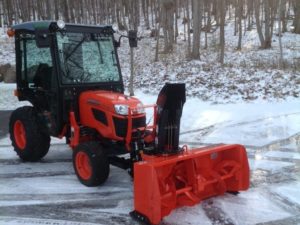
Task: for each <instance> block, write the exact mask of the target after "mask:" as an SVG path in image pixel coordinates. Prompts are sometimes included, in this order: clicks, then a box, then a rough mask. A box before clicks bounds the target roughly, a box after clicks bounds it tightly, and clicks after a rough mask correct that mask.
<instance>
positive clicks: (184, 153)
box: [8, 21, 249, 224]
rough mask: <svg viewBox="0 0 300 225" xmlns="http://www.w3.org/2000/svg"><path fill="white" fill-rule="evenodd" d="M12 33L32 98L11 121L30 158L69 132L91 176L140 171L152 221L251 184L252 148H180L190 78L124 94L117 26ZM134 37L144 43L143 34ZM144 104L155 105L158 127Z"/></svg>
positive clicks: (81, 174) (142, 198) (79, 163)
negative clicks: (139, 94) (156, 90)
mask: <svg viewBox="0 0 300 225" xmlns="http://www.w3.org/2000/svg"><path fill="white" fill-rule="evenodd" d="M8 35H9V36H15V50H16V51H15V53H16V78H17V79H16V80H17V90H16V91H15V95H16V96H17V97H18V99H19V100H20V101H29V102H30V103H31V104H32V106H24V107H20V108H18V109H16V110H15V111H14V112H13V113H12V115H11V118H10V122H9V131H10V138H11V141H12V145H13V147H14V150H15V151H16V153H17V154H18V156H19V157H20V158H21V159H22V160H24V161H38V160H40V159H41V158H43V157H44V156H45V155H46V154H47V152H48V150H49V146H50V140H51V139H50V136H53V137H59V138H62V137H65V139H66V143H67V144H69V145H70V147H71V149H72V150H73V167H74V170H75V173H76V175H77V177H78V179H79V181H80V182H81V183H82V184H84V185H86V186H97V185H101V184H103V183H104V182H105V181H106V179H107V178H108V176H109V170H110V164H112V165H114V166H118V167H120V168H123V169H125V170H128V172H129V173H130V174H131V175H133V176H134V211H133V212H132V213H131V215H133V216H134V217H135V218H138V219H141V220H143V221H148V222H149V223H150V224H158V223H159V222H160V221H161V219H162V218H163V217H164V216H166V215H168V214H169V213H170V212H171V211H172V210H173V209H175V208H177V207H180V206H191V205H194V204H197V203H199V202H200V201H201V200H202V199H206V198H208V197H211V196H216V195H220V194H223V193H225V192H226V191H230V192H237V191H241V190H246V189H247V188H248V187H249V166H248V161H247V155H246V151H245V149H244V147H243V146H240V145H220V146H217V147H206V148H201V149H194V150H188V149H187V147H185V146H184V147H179V132H180V118H181V114H182V108H183V105H184V103H185V85H184V84H166V85H165V86H164V88H163V89H162V91H161V92H160V94H159V97H158V100H157V104H156V105H152V106H144V105H143V104H142V103H141V101H140V100H138V99H137V98H134V97H130V96H127V95H124V84H123V80H122V74H121V69H120V64H119V60H118V54H117V48H118V47H120V39H119V41H117V40H116V39H115V37H114V31H113V29H112V27H111V26H86V25H76V24H65V23H64V22H63V21H57V22H56V21H38V22H27V23H22V24H18V25H14V26H13V27H12V28H11V29H9V30H8ZM120 38H121V37H120ZM127 38H129V45H130V47H136V45H137V36H136V32H134V31H130V32H129V35H128V36H127ZM145 108H151V109H153V115H154V116H153V118H154V119H153V123H152V124H151V125H149V124H147V123H146V113H145ZM124 154H126V156H125V157H124ZM128 155H129V157H127V156H128Z"/></svg>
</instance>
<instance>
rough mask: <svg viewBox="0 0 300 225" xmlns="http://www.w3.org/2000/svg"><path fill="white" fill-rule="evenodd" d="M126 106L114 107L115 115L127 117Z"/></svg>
mask: <svg viewBox="0 0 300 225" xmlns="http://www.w3.org/2000/svg"><path fill="white" fill-rule="evenodd" d="M128 108H129V107H128V105H115V111H116V113H118V114H120V115H123V116H127V115H128Z"/></svg>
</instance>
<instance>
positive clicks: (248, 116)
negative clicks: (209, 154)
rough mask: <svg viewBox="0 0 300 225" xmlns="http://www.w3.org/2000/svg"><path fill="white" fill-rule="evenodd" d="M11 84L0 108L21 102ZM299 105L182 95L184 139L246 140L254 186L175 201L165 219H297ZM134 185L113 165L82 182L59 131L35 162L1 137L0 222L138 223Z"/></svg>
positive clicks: (241, 224) (194, 142) (199, 142)
mask: <svg viewBox="0 0 300 225" xmlns="http://www.w3.org/2000/svg"><path fill="white" fill-rule="evenodd" d="M13 89H14V85H5V84H1V86H0V90H2V91H3V92H2V93H1V95H0V110H6V109H13V108H15V107H18V106H19V105H20V103H18V102H17V101H16V99H15V97H13V95H12V94H11V93H12V92H13ZM136 95H137V97H138V98H140V99H141V100H142V101H143V102H144V103H145V104H148V103H149V104H150V103H153V102H155V100H156V96H154V95H150V94H145V93H143V92H142V91H137V92H136ZM3 99H5V101H4V100H3ZM22 104H23V103H22ZM22 104H21V105H22ZM299 105H300V100H299V99H295V98H290V99H288V100H287V101H275V100H273V101H263V100H256V101H252V102H251V103H237V104H221V105H215V104H209V103H206V102H202V101H201V100H200V99H197V98H187V102H186V104H185V106H184V112H183V118H182V132H181V133H182V134H181V143H182V144H183V143H184V144H185V143H187V144H189V145H190V146H203V145H207V144H215V143H220V142H223V143H241V144H245V145H246V147H247V152H248V157H249V163H250V167H251V188H250V189H249V190H248V191H246V192H242V193H240V194H239V195H237V196H233V195H230V194H225V195H224V196H219V197H216V198H212V199H208V200H205V201H203V202H202V203H201V204H199V205H197V206H194V207H184V208H179V209H177V210H175V211H174V212H172V213H171V214H170V215H169V216H167V217H166V218H164V220H163V221H162V224H165V225H171V224H178V225H179V224H180V225H181V224H192V225H198V224H205V225H206V224H207V225H210V224H234V225H253V224H267V225H275V224H276V225H277V224H294V225H299V224H300V194H299V193H300V192H299V189H300V109H299ZM1 123H7V121H1ZM132 191H133V189H132V181H131V178H130V177H129V176H128V175H127V173H126V172H125V171H123V170H121V169H118V168H115V167H113V166H111V174H110V177H109V179H108V181H107V182H106V183H105V184H104V185H103V186H101V187H95V188H87V187H84V186H83V185H81V184H80V183H79V182H78V181H77V178H76V176H75V174H74V171H73V168H72V162H71V151H70V150H69V148H68V147H67V146H66V145H64V144H63V143H62V141H60V140H58V139H52V145H51V148H50V152H49V154H48V155H47V156H46V157H45V158H44V159H43V160H42V161H41V162H39V163H22V162H21V161H20V160H19V159H18V157H17V156H16V155H15V153H14V151H13V149H12V147H11V146H10V140H9V138H8V136H4V137H2V139H0V224H8V225H16V224H17V225H20V224H28V225H29V224H50V225H54V224H55V225H89V224H137V223H136V222H134V221H132V219H131V218H130V217H129V215H128V213H129V212H130V211H131V210H132V209H133V201H132V200H133V193H132Z"/></svg>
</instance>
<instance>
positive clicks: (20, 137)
mask: <svg viewBox="0 0 300 225" xmlns="http://www.w3.org/2000/svg"><path fill="white" fill-rule="evenodd" d="M14 138H15V141H16V144H17V146H18V148H19V149H21V150H24V149H25V147H26V131H25V127H24V125H23V123H22V122H21V121H20V120H17V121H16V122H15V124H14Z"/></svg>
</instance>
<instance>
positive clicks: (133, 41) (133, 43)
mask: <svg viewBox="0 0 300 225" xmlns="http://www.w3.org/2000/svg"><path fill="white" fill-rule="evenodd" d="M128 39H129V46H130V48H136V47H137V41H138V38H137V31H136V30H130V31H128Z"/></svg>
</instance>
